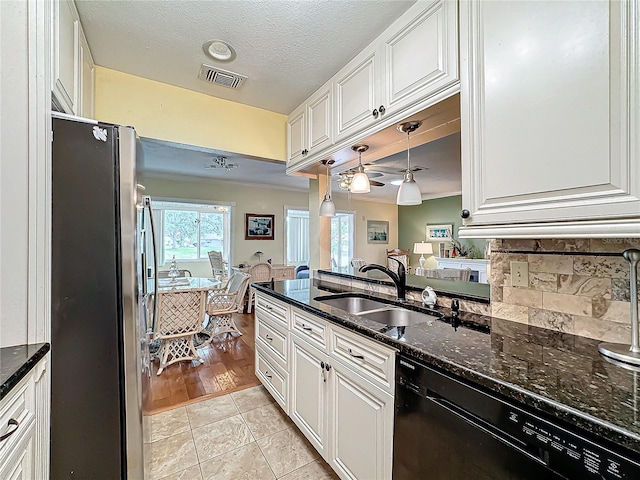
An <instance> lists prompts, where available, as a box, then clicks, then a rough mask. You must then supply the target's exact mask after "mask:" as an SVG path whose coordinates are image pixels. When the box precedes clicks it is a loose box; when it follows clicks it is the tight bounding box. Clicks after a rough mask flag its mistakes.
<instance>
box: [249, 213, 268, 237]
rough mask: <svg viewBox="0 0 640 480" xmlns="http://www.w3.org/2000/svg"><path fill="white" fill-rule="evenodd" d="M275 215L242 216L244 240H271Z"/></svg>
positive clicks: (254, 214)
mask: <svg viewBox="0 0 640 480" xmlns="http://www.w3.org/2000/svg"><path fill="white" fill-rule="evenodd" d="M274 218H275V215H265V214H263V213H245V214H244V239H245V240H273V238H274V226H275V223H274Z"/></svg>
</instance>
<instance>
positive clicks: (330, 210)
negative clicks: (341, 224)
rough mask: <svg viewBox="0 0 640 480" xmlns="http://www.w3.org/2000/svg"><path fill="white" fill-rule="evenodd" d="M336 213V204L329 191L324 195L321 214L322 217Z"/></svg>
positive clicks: (332, 215)
mask: <svg viewBox="0 0 640 480" xmlns="http://www.w3.org/2000/svg"><path fill="white" fill-rule="evenodd" d="M335 215H336V205H335V203H333V200H331V195H329V194H328V193H327V194H326V195H325V196H324V200H322V203H321V204H320V216H321V217H334V216H335Z"/></svg>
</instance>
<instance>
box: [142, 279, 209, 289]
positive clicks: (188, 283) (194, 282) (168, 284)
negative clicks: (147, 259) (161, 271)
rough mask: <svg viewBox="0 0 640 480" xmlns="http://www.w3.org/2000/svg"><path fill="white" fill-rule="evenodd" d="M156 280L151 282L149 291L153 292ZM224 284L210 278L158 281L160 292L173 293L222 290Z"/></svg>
mask: <svg viewBox="0 0 640 480" xmlns="http://www.w3.org/2000/svg"><path fill="white" fill-rule="evenodd" d="M154 281H155V280H153V279H150V280H149V291H150V292H152V291H153V282H154ZM221 284H222V282H221V281H220V280H218V279H217V278H208V277H177V278H175V279H173V278H159V279H158V291H159V292H171V291H182V290H185V291H186V290H189V291H193V290H211V289H214V288H220V286H221Z"/></svg>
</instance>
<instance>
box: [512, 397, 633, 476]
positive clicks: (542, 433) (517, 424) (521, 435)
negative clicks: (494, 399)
mask: <svg viewBox="0 0 640 480" xmlns="http://www.w3.org/2000/svg"><path fill="white" fill-rule="evenodd" d="M505 423H506V424H505V425H503V428H504V429H505V430H506V431H507V432H509V433H511V434H512V435H513V436H514V437H516V438H518V439H520V440H522V441H523V442H525V443H526V444H528V445H535V446H537V447H538V448H539V449H540V455H541V457H542V459H543V460H544V462H545V463H546V464H547V465H549V467H551V468H552V469H553V470H554V471H557V472H559V473H563V474H566V475H567V476H568V478H573V476H574V475H575V472H577V471H580V472H581V474H582V476H581V477H580V478H584V479H588V478H599V479H600V478H605V479H612V480H614V479H615V480H617V479H640V464H639V463H637V462H634V461H633V460H630V459H628V458H625V457H623V456H622V455H619V454H618V453H616V452H613V451H611V450H609V449H608V448H606V447H604V446H602V445H598V444H596V443H594V442H592V441H591V440H589V439H586V438H584V437H582V436H580V435H577V434H576V433H574V432H570V431H567V430H566V429H563V428H561V427H560V426H558V425H554V424H552V423H550V422H548V421H546V420H544V419H541V418H538V417H534V416H533V415H530V414H528V413H526V412H523V411H521V410H520V409H519V408H518V409H515V408H511V409H508V411H507V421H506V422H505Z"/></svg>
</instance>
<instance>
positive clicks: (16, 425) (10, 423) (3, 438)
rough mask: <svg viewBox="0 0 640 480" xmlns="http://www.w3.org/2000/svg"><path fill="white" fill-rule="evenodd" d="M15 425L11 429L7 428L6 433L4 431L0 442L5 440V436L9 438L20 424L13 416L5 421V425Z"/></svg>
mask: <svg viewBox="0 0 640 480" xmlns="http://www.w3.org/2000/svg"><path fill="white" fill-rule="evenodd" d="M11 426H13V427H15V428H14V429H13V430H9V431H8V432H7V433H5V434H4V435H2V436H1V437H0V442H2V441H4V440H6V439H7V438H9V437H10V436H11V435H13V434H14V433H16V430H18V427H19V426H20V422H18V421H17V420H16V419H14V418H10V419H9V421H8V422H7V427H11Z"/></svg>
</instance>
